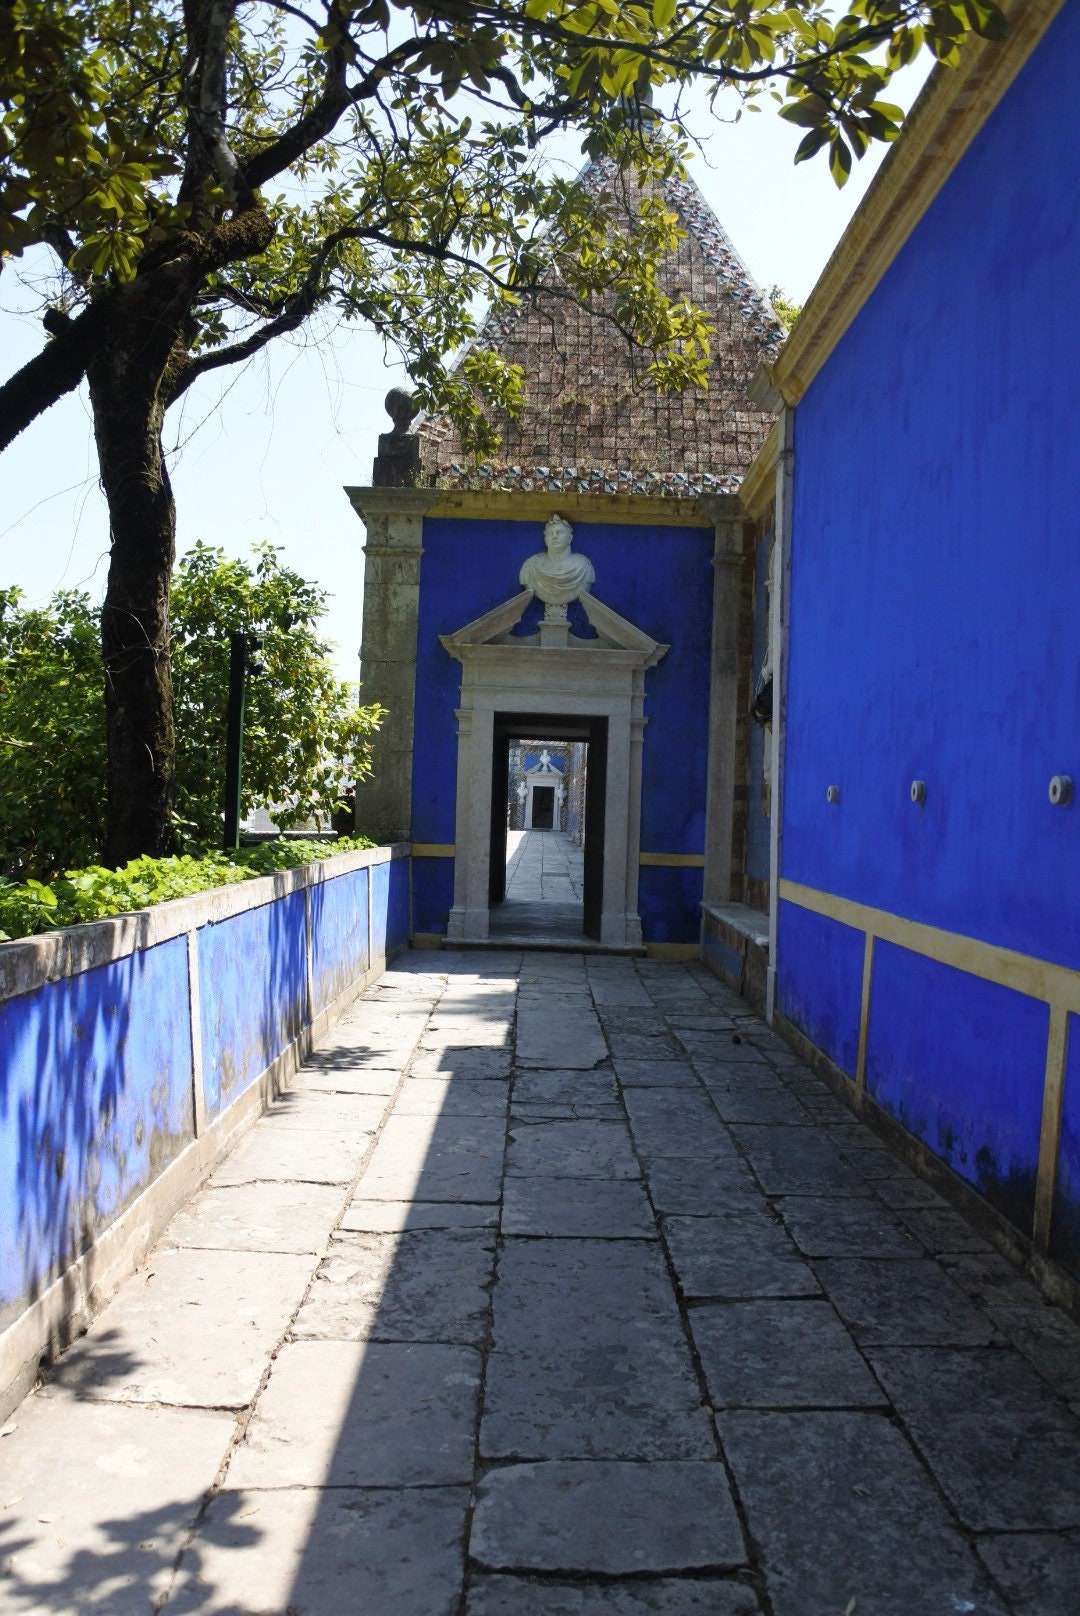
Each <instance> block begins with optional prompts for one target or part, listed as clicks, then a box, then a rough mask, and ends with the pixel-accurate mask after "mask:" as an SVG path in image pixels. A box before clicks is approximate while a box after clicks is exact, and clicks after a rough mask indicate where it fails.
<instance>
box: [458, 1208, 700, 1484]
mask: <svg viewBox="0 0 1080 1616" xmlns="http://www.w3.org/2000/svg"><path fill="white" fill-rule="evenodd" d="M494 1308H495V1313H494V1339H495V1347H494V1350H493V1351H492V1353H491V1356H490V1358H489V1360H488V1372H487V1382H486V1392H485V1406H484V1415H483V1419H482V1422H481V1429H480V1449H481V1452H482V1453H483V1454H484V1455H485V1456H487V1457H488V1458H493V1459H494V1458H521V1459H575V1458H590V1459H623V1458H625V1459H697V1458H711V1457H712V1455H713V1452H714V1449H713V1445H712V1437H711V1433H710V1431H709V1427H708V1421H707V1418H706V1415H705V1413H704V1411H703V1409H702V1407H701V1395H700V1392H699V1390H698V1385H697V1381H696V1378H695V1376H694V1373H693V1369H692V1366H691V1363H690V1355H689V1352H688V1349H687V1344H686V1338H685V1336H684V1335H683V1331H682V1326H681V1323H680V1321H679V1314H678V1310H677V1308H676V1305H675V1297H674V1294H673V1292H672V1289H671V1282H670V1280H669V1278H668V1275H667V1270H666V1268H665V1267H664V1262H663V1258H662V1256H661V1253H660V1251H659V1250H658V1249H657V1246H656V1244H655V1243H652V1242H648V1241H637V1240H633V1241H631V1240H619V1241H616V1240H610V1241H605V1240H523V1239H520V1238H512V1239H508V1240H507V1241H506V1244H505V1246H504V1248H503V1252H502V1255H501V1257H500V1260H499V1278H498V1284H497V1285H496V1287H495V1302H494Z"/></svg>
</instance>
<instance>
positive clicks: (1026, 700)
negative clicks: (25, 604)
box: [783, 6, 1080, 967]
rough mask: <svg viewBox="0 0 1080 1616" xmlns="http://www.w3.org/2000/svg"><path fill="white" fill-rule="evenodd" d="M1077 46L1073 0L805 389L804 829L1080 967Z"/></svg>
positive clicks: (864, 870)
mask: <svg viewBox="0 0 1080 1616" xmlns="http://www.w3.org/2000/svg"><path fill="white" fill-rule="evenodd" d="M1078 65H1080V7H1078V6H1066V7H1065V8H1064V10H1063V11H1062V13H1061V14H1060V16H1059V17H1058V19H1057V21H1056V22H1055V24H1054V25H1053V26H1052V28H1051V29H1050V30H1049V32H1048V34H1047V35H1046V37H1045V39H1044V40H1043V42H1042V44H1041V45H1040V47H1039V48H1038V50H1037V51H1036V53H1035V55H1034V57H1033V59H1032V60H1031V61H1030V62H1029V63H1028V64H1027V67H1026V68H1025V69H1024V71H1023V72H1022V73H1021V75H1020V77H1019V78H1018V80H1017V81H1016V83H1015V84H1014V85H1013V87H1012V89H1011V90H1010V92H1009V93H1008V94H1007V96H1006V97H1005V99H1004V100H1003V102H1002V104H1001V105H1000V106H999V107H998V109H997V110H996V112H995V113H994V114H993V116H992V117H991V119H990V120H989V123H988V124H987V126H986V127H985V128H984V129H983V131H982V132H981V134H980V135H979V136H978V137H977V139H976V140H975V142H974V143H973V145H972V147H971V149H970V150H969V151H968V153H967V155H966V156H965V157H964V158H963V160H962V161H961V162H960V164H959V165H958V166H957V168H956V170H955V172H954V173H953V175H952V176H951V178H950V180H949V182H948V183H947V184H946V186H945V187H944V189H943V191H942V193H941V195H940V196H939V197H938V199H937V201H936V203H935V204H934V205H933V206H932V207H931V209H930V210H929V212H928V214H927V215H926V217H925V218H924V219H923V221H922V222H921V224H920V225H919V226H918V227H917V229H916V230H915V232H914V233H913V235H912V237H911V239H910V240H909V242H908V243H907V244H906V246H905V247H904V249H903V250H902V251H901V253H900V255H899V257H898V259H897V261H896V262H895V263H894V264H893V265H892V267H891V268H890V270H889V271H888V272H887V274H886V275H885V277H884V279H883V281H882V283H881V284H880V286H879V287H878V288H877V290H876V292H875V293H874V295H873V296H872V297H871V299H870V301H869V302H868V304H867V306H866V307H865V308H864V309H863V310H862V312H861V313H860V315H859V316H858V317H857V319H856V320H855V322H854V324H853V325H852V327H851V329H850V331H849V332H848V333H847V335H846V336H845V337H844V338H843V340H842V341H841V342H840V344H839V346H838V347H837V349H836V351H835V352H834V353H833V355H832V356H831V358H830V359H829V360H828V362H827V363H826V365H825V367H824V369H823V370H822V371H821V373H820V374H819V376H818V377H817V378H816V380H815V381H814V382H813V384H812V385H811V387H810V389H809V391H808V393H807V395H806V397H805V399H804V400H803V401H802V402H801V404H800V405H799V407H798V410H797V412H796V445H795V449H796V453H795V497H794V523H793V534H794V541H793V543H794V549H793V557H792V600H791V643H790V672H789V685H788V732H787V755H786V773H785V784H784V804H785V812H784V854H783V857H784V874H785V875H786V876H787V877H788V878H790V879H792V880H795V881H802V882H807V883H808V884H810V885H813V886H818V887H823V888H825V889H826V890H827V891H830V892H838V893H842V894H843V895H845V896H847V897H851V898H856V899H859V900H861V901H863V902H866V903H870V904H874V905H876V906H878V907H880V908H883V909H887V910H889V911H891V912H893V913H896V914H901V915H906V916H910V917H912V918H915V919H918V920H921V921H926V922H928V923H930V924H932V925H936V926H941V927H944V928H945V929H947V930H949V931H954V932H961V933H963V934H965V935H969V936H974V937H980V938H983V939H985V940H987V941H990V942H996V943H1005V944H1008V945H1009V946H1010V947H1012V948H1016V949H1019V950H1021V951H1023V952H1025V953H1030V954H1035V955H1038V956H1040V957H1043V958H1047V959H1052V960H1055V961H1057V962H1058V963H1060V964H1064V965H1069V966H1072V967H1080V804H1074V806H1073V807H1072V808H1071V809H1061V808H1054V807H1052V806H1051V805H1050V803H1049V801H1048V797H1047V786H1048V782H1049V780H1050V777H1051V776H1052V775H1054V774H1058V773H1066V774H1072V775H1074V776H1080V658H1078V657H1077V654H1076V624H1077V621H1078V620H1080V548H1078V546H1077V544H1076V537H1075V533H1076V511H1077V509H1078V508H1080V455H1078V454H1077V449H1076V443H1075V436H1074V433H1073V432H1072V430H1071V429H1070V428H1069V427H1068V425H1067V423H1070V422H1074V421H1075V420H1076V419H1077V418H1078V417H1080V346H1078V342H1077V324H1076V321H1075V320H1073V319H1071V318H1069V317H1068V316H1067V315H1065V314H1063V312H1062V311H1066V310H1069V309H1071V307H1072V303H1073V300H1074V297H1075V291H1076V286H1077V283H1078V279H1080V199H1078V196H1077V194H1076V189H1075V187H1072V186H1065V187H1063V186H1062V184H1061V181H1060V175H1061V173H1071V172H1076V170H1077V167H1078V166H1080V101H1078V99H1077V97H1076V96H1075V94H1074V93H1073V90H1074V82H1075V74H1076V70H1077V67H1078ZM1040 150H1053V151H1054V152H1055V154H1056V155H1055V161H1054V163H1037V162H1036V163H1033V162H1032V160H1031V154H1032V152H1033V151H1040ZM1018 243H1022V244H1023V253H1022V264H1021V260H1020V259H1018ZM916 778H919V779H925V780H926V782H927V799H926V805H925V807H924V808H921V809H920V808H915V807H913V806H912V804H911V801H910V797H909V787H910V783H911V781H912V780H913V779H916ZM831 782H835V783H837V784H839V786H840V790H841V803H840V808H839V812H838V811H837V810H835V809H833V808H831V807H829V806H828V805H827V804H826V802H825V788H826V785H827V784H829V783H831ZM991 872H992V879H989V878H988V876H989V875H990V873H991Z"/></svg>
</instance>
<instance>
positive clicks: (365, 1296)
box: [292, 1229, 495, 1346]
mask: <svg viewBox="0 0 1080 1616" xmlns="http://www.w3.org/2000/svg"><path fill="white" fill-rule="evenodd" d="M494 1266H495V1242H494V1239H493V1237H492V1236H491V1235H490V1234H489V1235H485V1234H483V1233H475V1232H473V1231H471V1230H461V1229H453V1230H445V1229H444V1230H418V1231H413V1232H410V1233H407V1234H345V1235H342V1236H340V1237H339V1238H338V1239H336V1240H335V1241H334V1244H333V1246H332V1247H331V1250H330V1253H329V1255H328V1256H327V1257H325V1258H324V1259H323V1261H322V1263H321V1264H320V1265H319V1269H318V1272H317V1273H316V1275H315V1278H314V1280H313V1281H312V1284H311V1289H310V1290H309V1292H308V1294H307V1296H306V1297H305V1299H304V1303H303V1306H302V1307H301V1309H300V1312H299V1313H298V1315H297V1317H296V1320H295V1322H294V1324H293V1327H292V1334H293V1336H294V1337H295V1338H297V1339H304V1338H308V1339H311V1338H315V1339H319V1340H338V1341H456V1342H461V1343H464V1344H465V1345H468V1346H478V1345H479V1344H480V1343H481V1341H482V1340H483V1337H484V1334H485V1329H486V1320H487V1309H488V1295H487V1286H488V1285H489V1284H490V1283H491V1276H492V1271H493V1269H494Z"/></svg>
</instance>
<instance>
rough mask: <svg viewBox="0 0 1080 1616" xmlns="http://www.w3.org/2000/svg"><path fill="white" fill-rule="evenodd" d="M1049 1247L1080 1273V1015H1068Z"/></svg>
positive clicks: (1063, 1261)
mask: <svg viewBox="0 0 1080 1616" xmlns="http://www.w3.org/2000/svg"><path fill="white" fill-rule="evenodd" d="M1050 1250H1051V1253H1052V1254H1053V1255H1054V1256H1055V1257H1057V1258H1058V1259H1059V1261H1060V1262H1062V1263H1064V1264H1065V1266H1066V1267H1067V1268H1071V1269H1072V1271H1073V1273H1076V1274H1080V1016H1070V1017H1069V1045H1068V1053H1067V1056H1066V1063H1065V1092H1064V1094H1063V1095H1062V1104H1061V1140H1060V1143H1059V1146H1058V1159H1057V1185H1056V1192H1055V1195H1054V1219H1053V1227H1052V1230H1051V1236H1050Z"/></svg>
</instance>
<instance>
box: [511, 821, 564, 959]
mask: <svg viewBox="0 0 1080 1616" xmlns="http://www.w3.org/2000/svg"><path fill="white" fill-rule="evenodd" d="M584 879H585V856H584V854H583V852H582V850H581V848H580V847H578V846H576V845H575V843H574V842H572V841H571V840H570V838H569V836H567V835H566V834H565V832H563V831H559V830H510V831H507V833H506V897H505V898H504V900H503V902H502V903H500V904H496V905H495V907H494V908H493V909H492V911H491V933H492V935H493V936H494V937H496V938H499V939H501V940H504V939H508V938H509V939H512V941H513V942H518V943H520V942H521V941H522V939H524V938H528V939H531V940H533V941H539V940H541V939H545V940H547V941H549V942H551V941H561V942H564V943H565V944H566V945H567V946H569V947H573V946H574V940H575V939H576V940H577V941H578V942H579V943H580V941H581V938H582V923H583V920H584V910H583V907H582V888H583V885H584Z"/></svg>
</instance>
